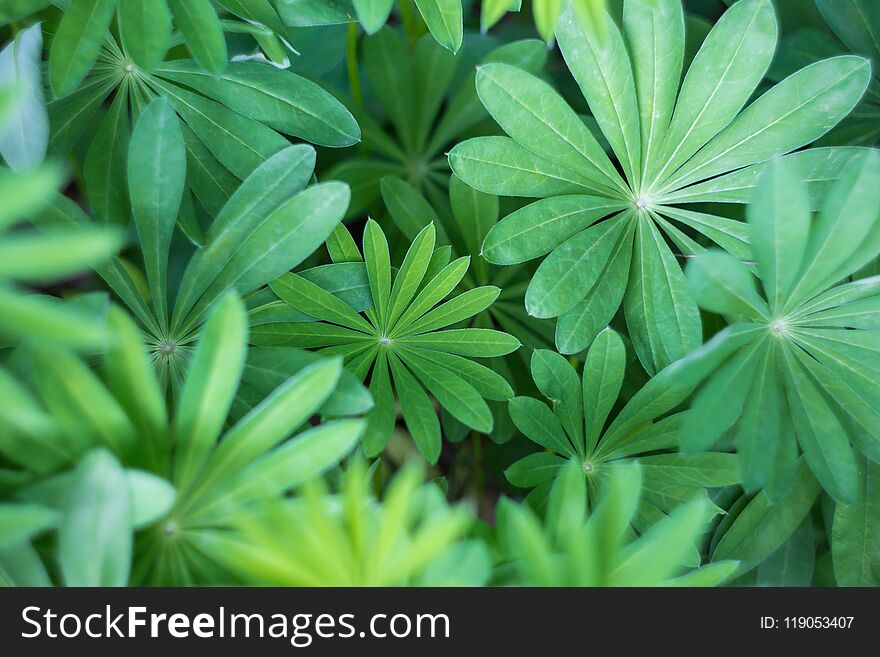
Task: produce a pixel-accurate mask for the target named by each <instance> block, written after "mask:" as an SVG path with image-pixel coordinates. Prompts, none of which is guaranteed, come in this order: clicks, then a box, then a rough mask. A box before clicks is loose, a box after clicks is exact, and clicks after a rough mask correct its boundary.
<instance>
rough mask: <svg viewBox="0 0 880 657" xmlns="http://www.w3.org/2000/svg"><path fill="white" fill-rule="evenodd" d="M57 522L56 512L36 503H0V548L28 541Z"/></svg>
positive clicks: (3, 548)
mask: <svg viewBox="0 0 880 657" xmlns="http://www.w3.org/2000/svg"><path fill="white" fill-rule="evenodd" d="M57 524H58V513H57V512H56V511H54V510H53V509H49V508H46V507H43V506H38V505H36V504H5V503H0V550H5V549H7V548H10V547H13V546H15V545H17V544H20V543H24V542H26V541H30V540H31V538H34V537H36V536H39V535H40V534H42V533H43V532H45V531H47V530H49V529H52V528H54V527H55V526H56V525H57Z"/></svg>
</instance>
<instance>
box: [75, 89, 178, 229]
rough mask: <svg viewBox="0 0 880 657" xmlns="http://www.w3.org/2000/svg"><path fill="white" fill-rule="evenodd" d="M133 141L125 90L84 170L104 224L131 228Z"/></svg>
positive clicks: (115, 101) (96, 139)
mask: <svg viewBox="0 0 880 657" xmlns="http://www.w3.org/2000/svg"><path fill="white" fill-rule="evenodd" d="M130 142H131V128H130V126H129V118H128V94H127V93H126V91H125V90H124V89H122V90H120V91H119V92H117V94H116V97H115V98H114V99H113V102H112V103H111V104H110V108H109V109H108V110H107V113H106V114H105V115H104V118H103V120H102V121H101V125H100V127H99V128H98V132H97V133H96V134H95V137H94V139H93V140H92V145H91V146H90V147H89V150H88V153H87V154H86V160H85V166H84V170H83V174H84V175H85V180H86V191H87V192H88V196H89V201H90V204H91V206H92V209H93V210H94V212H95V215H96V216H97V218H98V220H99V221H102V222H104V223H112V224H121V225H127V224H128V222H129V219H130V214H131V209H130V204H129V184H128V157H129V148H130ZM176 182H177V181H175V183H176Z"/></svg>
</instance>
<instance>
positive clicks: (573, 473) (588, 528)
mask: <svg viewBox="0 0 880 657" xmlns="http://www.w3.org/2000/svg"><path fill="white" fill-rule="evenodd" d="M643 485H644V480H643V475H642V468H640V466H639V465H638V464H637V463H630V464H620V465H617V466H615V467H614V468H612V469H611V470H609V472H608V477H607V479H606V481H605V482H604V483H603V486H602V487H603V491H602V496H601V501H600V502H599V503H598V505H595V506H593V507H592V509H591V507H590V506H589V505H588V504H587V488H588V486H587V483H586V482H585V481H584V478H583V476H582V473H581V472H580V468H579V467H578V464H576V463H568V464H566V465H565V466H564V467H563V468H562V471H561V473H560V475H559V477H558V478H557V479H556V481H555V482H554V483H553V485H552V490H551V492H550V499H549V501H548V504H547V513H546V517H545V519H544V521H543V523H542V522H541V521H539V520H538V519H537V517H536V516H535V515H534V514H533V512H532V511H531V510H530V509H529V508H528V507H527V506H526V505H516V504H514V503H511V502H510V501H509V500H506V499H505V500H502V503H501V504H500V505H499V508H498V520H497V522H498V533H499V538H500V540H501V545H502V554H503V557H504V558H505V559H508V560H510V562H511V563H510V565H511V566H512V570H513V572H514V573H515V576H514V577H513V578H511V582H510V583H513V584H517V583H523V582H528V583H530V584H539V585H542V586H657V585H661V586H717V585H718V584H720V583H722V582H724V581H725V580H726V579H728V578H729V577H730V576H731V575H732V574H733V573H734V572H735V571H736V568H737V562H736V561H726V562H718V563H715V564H711V565H706V566H704V567H702V568H699V567H698V566H699V565H700V562H699V559H698V560H697V562H696V563H695V564H694V563H692V562H693V560H692V554H693V551H694V545H695V543H696V542H697V541H698V540H699V536H700V533H701V532H702V531H703V528H704V526H705V524H706V522H707V520H706V510H707V509H706V507H707V505H706V502H705V500H704V499H700V498H696V499H694V498H689V499H687V500H685V503H684V504H682V505H681V506H679V507H678V508H677V509H675V510H674V511H672V512H671V513H670V514H669V515H667V516H663V517H662V519H660V520H659V521H658V522H657V523H656V524H654V525H653V526H652V527H650V528H647V529H645V530H644V531H643V532H642V533H641V535H640V536H639V537H638V538H634V535H633V534H632V533H631V531H630V529H629V527H630V525H631V523H636V522H637V521H636V517H635V516H636V512H637V508H638V500H639V497H640V490H641V488H642V486H643ZM695 567H696V569H695V570H693V568H695Z"/></svg>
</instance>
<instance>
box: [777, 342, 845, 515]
mask: <svg viewBox="0 0 880 657" xmlns="http://www.w3.org/2000/svg"><path fill="white" fill-rule="evenodd" d="M795 348H796V347H795ZM798 351H800V350H798ZM782 353H783V357H784V362H785V375H786V377H785V390H786V393H787V399H788V404H789V407H790V408H791V413H792V418H793V419H794V426H795V430H796V431H797V437H798V442H799V443H800V446H801V449H803V451H804V458H806V460H807V463H809V465H810V469H811V470H812V471H813V474H815V475H816V478H817V479H818V480H819V483H821V484H822V486H823V487H824V488H825V490H826V491H828V494H829V495H831V496H832V497H833V498H834V499H835V500H837V501H838V502H840V503H841V504H850V503H851V502H852V501H853V500H855V498H856V495H857V494H858V472H857V470H856V462H855V458H854V456H853V452H852V448H851V447H850V445H849V441H848V440H847V436H846V432H845V430H844V428H843V426H841V424H840V421H839V420H838V419H837V417H836V416H835V414H834V411H833V410H832V409H831V408H830V407H829V406H828V404H827V403H826V402H825V400H824V398H823V397H822V395H821V393H820V391H819V390H818V389H817V388H816V386H815V385H814V383H813V382H812V380H810V379H809V377H808V376H807V375H806V372H804V371H803V369H802V366H801V365H800V363H799V362H798V360H800V359H804V358H809V357H808V356H806V355H802V354H801V353H798V354H797V357H796V356H795V354H793V353H792V348H785V349H784V350H783V352H782Z"/></svg>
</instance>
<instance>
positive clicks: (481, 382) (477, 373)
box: [397, 346, 513, 401]
mask: <svg viewBox="0 0 880 657" xmlns="http://www.w3.org/2000/svg"><path fill="white" fill-rule="evenodd" d="M397 349H399V350H400V351H399V353H410V352H412V353H415V354H416V355H418V356H424V357H425V358H427V359H428V360H430V361H432V362H434V363H436V364H437V365H440V366H441V367H445V368H446V369H447V370H449V371H450V372H452V373H453V374H457V375H458V376H460V377H461V378H462V379H464V380H465V381H467V382H468V383H469V384H470V385H472V386H473V387H474V388H475V389H476V391H477V392H479V393H480V394H481V395H482V396H483V397H485V398H486V399H492V400H495V401H507V400H508V399H510V398H511V397H513V389H512V388H511V387H510V384H509V383H508V382H507V380H506V379H505V378H504V377H503V376H501V375H500V374H498V373H497V372H496V371H495V370H493V369H491V368H489V367H486V366H485V365H481V364H480V363H477V362H475V361H472V360H468V359H467V358H463V357H461V356H456V355H454V354H447V353H445V352H443V351H436V350H434V349H420V348H419V347H400V346H398V347H397Z"/></svg>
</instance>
